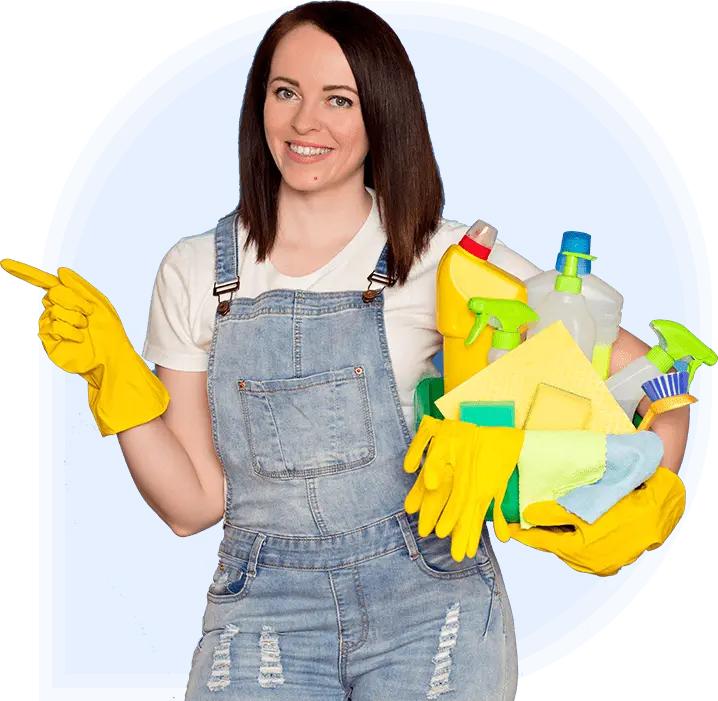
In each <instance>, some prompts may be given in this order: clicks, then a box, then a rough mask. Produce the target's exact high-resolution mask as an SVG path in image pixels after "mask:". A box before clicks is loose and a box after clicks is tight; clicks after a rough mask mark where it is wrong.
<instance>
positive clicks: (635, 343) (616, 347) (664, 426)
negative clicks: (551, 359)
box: [610, 328, 689, 474]
mask: <svg viewBox="0 0 718 701" xmlns="http://www.w3.org/2000/svg"><path fill="white" fill-rule="evenodd" d="M650 348H651V347H650V346H649V345H647V344H646V343H644V342H643V341H642V340H641V339H640V338H636V336H634V335H633V334H631V333H629V332H628V331H626V330H625V329H623V328H619V329H618V338H617V339H616V341H615V342H614V344H613V350H612V352H611V368H610V373H611V375H614V374H615V373H617V372H618V371H619V370H620V369H621V368H623V367H625V366H626V365H628V363H630V362H631V361H632V360H635V359H636V358H638V357H639V356H641V355H645V354H646V353H648V351H649V350H650ZM650 403H651V401H650V399H649V398H648V397H643V399H642V400H641V402H640V404H639V405H638V410H637V411H638V413H639V414H640V415H641V416H643V415H644V414H645V413H646V411H647V409H648V407H649V405H650ZM688 416H689V407H687V406H685V407H682V408H680V409H674V410H673V411H669V412H667V413H665V414H660V415H658V416H656V418H655V419H654V420H653V423H652V424H651V429H650V430H651V431H653V432H654V433H657V434H658V435H659V436H660V437H661V440H662V441H663V450H664V452H663V460H662V461H661V465H663V467H666V468H668V469H669V470H671V472H675V473H676V474H677V473H678V470H679V469H680V467H681V462H682V461H683V454H684V452H685V450H686V441H687V440H688Z"/></svg>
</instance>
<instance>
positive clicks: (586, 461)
mask: <svg viewBox="0 0 718 701" xmlns="http://www.w3.org/2000/svg"><path fill="white" fill-rule="evenodd" d="M605 471H606V434H605V433H595V432H592V431H526V437H525V438H524V444H523V450H522V451H521V455H520V457H519V513H520V517H521V519H520V522H521V527H522V528H529V527H530V526H529V524H528V522H527V521H526V519H525V517H524V515H523V514H524V511H525V509H526V508H527V507H528V506H530V505H531V504H534V503H536V502H539V501H555V500H556V499H558V498H559V497H562V496H563V495H564V494H568V493H569V492H570V491H571V490H572V489H576V487H582V486H583V485H586V484H593V483H594V482H598V480H600V479H601V477H603V474H604V472H605Z"/></svg>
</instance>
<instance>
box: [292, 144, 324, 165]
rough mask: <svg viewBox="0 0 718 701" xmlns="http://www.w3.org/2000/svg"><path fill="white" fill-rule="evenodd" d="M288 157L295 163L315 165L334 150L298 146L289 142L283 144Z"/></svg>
mask: <svg viewBox="0 0 718 701" xmlns="http://www.w3.org/2000/svg"><path fill="white" fill-rule="evenodd" d="M284 148H285V150H286V151H287V153H288V154H289V157H290V158H291V159H292V160H293V161H296V162H297V163H316V162H317V161H321V160H322V159H324V158H326V157H327V156H328V155H329V154H330V153H331V152H332V151H333V150H334V149H332V148H329V147H315V146H299V145H297V144H293V143H291V142H290V141H285V142H284Z"/></svg>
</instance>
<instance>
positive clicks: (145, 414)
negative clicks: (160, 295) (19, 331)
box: [0, 259, 169, 436]
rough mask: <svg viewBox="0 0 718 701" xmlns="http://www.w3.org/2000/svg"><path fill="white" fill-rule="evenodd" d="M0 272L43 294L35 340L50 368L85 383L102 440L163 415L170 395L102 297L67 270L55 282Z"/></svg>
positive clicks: (8, 264) (37, 273) (28, 271)
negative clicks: (18, 279) (141, 356)
mask: <svg viewBox="0 0 718 701" xmlns="http://www.w3.org/2000/svg"><path fill="white" fill-rule="evenodd" d="M0 266H2V268H3V269H4V270H6V271H7V272H8V273H10V274H11V275H14V276H15V277H18V278H20V279H21V280H24V281H25V282H29V283H30V284H31V285H35V286H37V287H41V288H42V289H44V290H47V294H46V295H45V296H44V297H43V299H42V304H43V306H44V307H45V311H44V312H43V313H42V315H41V316H40V321H39V327H40V333H39V334H38V336H39V337H40V340H41V341H42V345H43V347H44V348H45V351H46V353H47V355H48V357H49V358H50V360H52V362H53V363H55V365H57V366H58V367H59V368H61V369H62V370H65V371H66V372H70V373H74V374H78V375H80V376H81V377H83V378H84V379H85V380H86V381H87V383H88V397H89V403H90V409H91V410H92V413H93V415H94V416H95V420H96V421H97V425H98V427H99V428H100V432H101V433H102V435H103V436H107V435H112V434H115V433H118V432H120V431H124V430H126V429H128V428H132V427H134V426H138V425H139V424H143V423H147V422H148V421H151V420H152V419H154V418H156V417H158V416H160V415H161V414H163V413H164V411H165V409H166V408H167V405H168V403H169V394H168V392H167V390H166V389H165V387H164V385H162V383H161V382H160V381H159V379H158V378H157V377H155V375H154V374H153V373H152V372H151V371H150V370H149V368H148V367H147V365H146V364H145V362H144V361H143V360H142V358H140V356H139V355H137V353H135V351H134V349H133V348H132V344H131V343H130V341H129V339H128V338H127V335H126V334H125V330H124V328H123V327H122V322H121V321H120V318H119V316H118V315H117V312H116V311H115V308H114V307H113V306H112V304H110V301H109V300H108V299H107V297H105V296H104V295H103V294H102V293H101V292H100V291H99V290H97V289H96V288H94V287H93V286H92V285H91V284H90V283H89V282H87V281H86V280H84V279H83V278H82V277H80V276H79V275H78V274H77V273H75V272H73V271H72V270H70V269H69V268H59V269H58V271H57V273H58V274H57V276H55V275H51V274H50V273H46V272H44V271H42V270H39V269H37V268H33V267H32V266H30V265H26V264H25V263H19V262H17V261H13V260H9V259H5V260H2V261H0Z"/></svg>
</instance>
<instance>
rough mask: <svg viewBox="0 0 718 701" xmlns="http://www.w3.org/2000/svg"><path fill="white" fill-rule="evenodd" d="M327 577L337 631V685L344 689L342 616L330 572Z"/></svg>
mask: <svg viewBox="0 0 718 701" xmlns="http://www.w3.org/2000/svg"><path fill="white" fill-rule="evenodd" d="M327 575H328V576H329V587H330V588H331V590H332V598H333V599H334V610H335V611H336V613H337V629H338V631H337V632H338V642H339V651H338V658H337V662H338V665H337V666H338V670H337V671H338V673H339V684H340V685H341V686H342V687H344V678H345V676H346V669H345V666H346V660H345V657H344V630H343V628H342V614H341V611H340V609H339V599H338V598H337V591H336V588H335V587H334V577H333V576H332V571H331V570H327Z"/></svg>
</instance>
